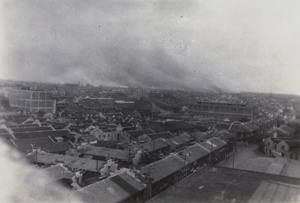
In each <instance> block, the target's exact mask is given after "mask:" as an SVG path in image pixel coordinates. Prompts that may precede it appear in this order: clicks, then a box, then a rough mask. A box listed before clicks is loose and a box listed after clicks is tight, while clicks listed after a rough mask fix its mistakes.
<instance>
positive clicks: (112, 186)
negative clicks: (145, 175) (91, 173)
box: [77, 172, 145, 203]
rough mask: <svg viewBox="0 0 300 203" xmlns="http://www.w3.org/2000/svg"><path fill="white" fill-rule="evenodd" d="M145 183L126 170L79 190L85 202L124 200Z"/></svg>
mask: <svg viewBox="0 0 300 203" xmlns="http://www.w3.org/2000/svg"><path fill="white" fill-rule="evenodd" d="M144 189H145V185H144V184H142V183H141V182H139V181H138V180H136V179H135V178H133V177H131V176H130V175H128V174H127V173H126V172H124V173H122V174H119V175H116V176H113V177H111V178H107V179H105V180H103V181H99V182H97V183H94V184H91V185H89V186H86V187H84V188H81V189H79V190H78V191H77V194H78V195H79V196H80V197H82V199H83V200H84V201H85V202H91V203H94V202H109V203H114V202H122V201H124V200H126V199H128V198H130V197H131V196H132V195H134V194H136V193H137V192H139V191H142V190H144Z"/></svg>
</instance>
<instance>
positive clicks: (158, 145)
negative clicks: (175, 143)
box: [138, 139, 169, 152]
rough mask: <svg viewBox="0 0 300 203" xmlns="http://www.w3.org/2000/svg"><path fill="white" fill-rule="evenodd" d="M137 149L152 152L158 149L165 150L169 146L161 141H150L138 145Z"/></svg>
mask: <svg viewBox="0 0 300 203" xmlns="http://www.w3.org/2000/svg"><path fill="white" fill-rule="evenodd" d="M138 147H139V148H141V149H144V150H147V151H148V152H153V151H156V150H159V149H163V148H167V147H169V145H168V144H167V143H166V142H165V141H164V140H163V139H157V140H152V141H150V142H146V143H144V144H140V145H138Z"/></svg>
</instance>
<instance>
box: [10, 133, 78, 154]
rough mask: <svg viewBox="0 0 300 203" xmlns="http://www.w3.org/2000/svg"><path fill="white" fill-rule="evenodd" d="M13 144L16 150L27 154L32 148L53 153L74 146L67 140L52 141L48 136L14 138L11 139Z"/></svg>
mask: <svg viewBox="0 0 300 203" xmlns="http://www.w3.org/2000/svg"><path fill="white" fill-rule="evenodd" d="M11 142H12V143H13V145H14V146H16V147H17V149H18V151H20V152H22V153H24V154H27V153H29V152H32V151H33V150H34V149H37V148H38V149H40V150H42V151H45V152H50V153H55V152H64V151H67V150H68V149H70V148H72V147H74V145H73V143H71V142H70V141H67V142H57V143H56V142H54V141H53V140H52V139H51V138H50V137H42V138H35V139H21V140H19V139H15V140H11Z"/></svg>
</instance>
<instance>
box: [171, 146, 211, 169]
mask: <svg viewBox="0 0 300 203" xmlns="http://www.w3.org/2000/svg"><path fill="white" fill-rule="evenodd" d="M209 153H210V151H209V150H208V149H206V148H204V147H203V146H201V145H200V144H195V145H193V146H190V147H188V148H187V149H185V150H183V151H181V152H179V153H177V154H176V156H178V157H180V158H181V159H183V160H185V161H186V162H187V164H190V163H193V162H195V161H197V160H199V159H201V158H202V157H204V156H206V155H208V154H209Z"/></svg>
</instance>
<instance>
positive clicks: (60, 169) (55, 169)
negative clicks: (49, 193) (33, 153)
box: [42, 165, 74, 181]
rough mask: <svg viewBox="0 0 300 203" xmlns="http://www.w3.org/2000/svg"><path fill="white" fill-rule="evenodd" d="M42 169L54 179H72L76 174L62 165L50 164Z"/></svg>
mask: <svg viewBox="0 0 300 203" xmlns="http://www.w3.org/2000/svg"><path fill="white" fill-rule="evenodd" d="M42 170H43V171H45V172H46V173H47V174H48V175H49V176H50V177H51V180H52V181H58V180H61V179H69V180H71V179H72V176H73V175H74V173H73V172H71V171H69V170H68V169H67V168H65V167H64V166H61V165H54V166H50V167H48V168H43V169H42Z"/></svg>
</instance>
